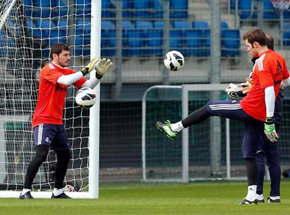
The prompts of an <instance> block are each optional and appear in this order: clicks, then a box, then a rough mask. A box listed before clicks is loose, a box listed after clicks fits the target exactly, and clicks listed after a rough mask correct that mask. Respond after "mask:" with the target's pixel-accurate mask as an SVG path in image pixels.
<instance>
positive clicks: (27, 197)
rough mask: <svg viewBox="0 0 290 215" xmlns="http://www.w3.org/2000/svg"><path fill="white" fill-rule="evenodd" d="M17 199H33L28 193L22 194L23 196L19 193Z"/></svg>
mask: <svg viewBox="0 0 290 215" xmlns="http://www.w3.org/2000/svg"><path fill="white" fill-rule="evenodd" d="M19 199H33V196H32V195H31V193H30V191H28V192H26V193H24V194H23V195H22V194H21V193H20V196H19Z"/></svg>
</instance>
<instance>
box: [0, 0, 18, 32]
mask: <svg viewBox="0 0 290 215" xmlns="http://www.w3.org/2000/svg"><path fill="white" fill-rule="evenodd" d="M15 3H16V0H12V1H11V2H10V5H9V6H8V8H7V9H6V11H5V12H4V14H1V17H0V30H1V29H2V27H3V25H4V23H5V22H6V19H7V17H8V15H9V14H10V11H11V10H12V8H13V6H14V4H15ZM2 10H5V9H4V8H2Z"/></svg>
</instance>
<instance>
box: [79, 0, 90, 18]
mask: <svg viewBox="0 0 290 215" xmlns="http://www.w3.org/2000/svg"><path fill="white" fill-rule="evenodd" d="M76 14H77V17H78V18H83V17H85V18H87V19H90V18H91V0H76Z"/></svg>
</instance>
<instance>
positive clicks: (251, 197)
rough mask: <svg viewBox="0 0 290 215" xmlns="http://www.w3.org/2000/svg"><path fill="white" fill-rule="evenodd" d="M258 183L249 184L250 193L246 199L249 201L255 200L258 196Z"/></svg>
mask: <svg viewBox="0 0 290 215" xmlns="http://www.w3.org/2000/svg"><path fill="white" fill-rule="evenodd" d="M256 191H257V185H251V186H248V194H247V196H246V199H247V200H249V201H254V200H255V199H256V198H257V194H256Z"/></svg>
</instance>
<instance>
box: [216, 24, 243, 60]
mask: <svg viewBox="0 0 290 215" xmlns="http://www.w3.org/2000/svg"><path fill="white" fill-rule="evenodd" d="M221 40H222V56H224V57H229V56H239V55H240V31H239V30H238V29H226V30H222V33H221Z"/></svg>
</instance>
